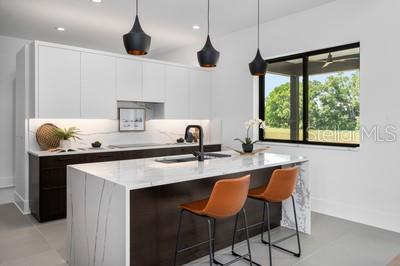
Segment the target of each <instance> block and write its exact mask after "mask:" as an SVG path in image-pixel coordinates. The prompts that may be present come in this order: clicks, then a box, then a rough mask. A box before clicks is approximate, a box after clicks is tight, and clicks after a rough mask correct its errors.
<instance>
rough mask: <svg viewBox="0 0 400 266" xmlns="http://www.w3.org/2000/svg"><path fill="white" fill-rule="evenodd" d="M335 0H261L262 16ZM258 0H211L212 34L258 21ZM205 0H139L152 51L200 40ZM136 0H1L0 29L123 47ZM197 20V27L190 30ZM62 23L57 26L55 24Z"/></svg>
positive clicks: (265, 18)
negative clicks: (59, 28) (61, 30)
mask: <svg viewBox="0 0 400 266" xmlns="http://www.w3.org/2000/svg"><path fill="white" fill-rule="evenodd" d="M332 1H334V0H261V9H262V10H261V19H262V21H264V22H265V21H268V20H272V19H275V18H278V17H282V16H286V15H289V14H292V13H296V12H299V11H302V10H306V9H310V8H313V7H316V6H319V5H322V4H325V3H328V2H332ZM256 8H257V1H256V0H212V1H211V36H221V35H225V34H228V33H230V32H234V31H238V30H240V29H244V28H247V27H250V26H252V25H255V24H256V23H257V16H256V15H257V13H256V12H257V10H256ZM206 10H207V1H206V0H140V2H139V15H140V20H141V24H142V27H143V29H144V31H145V32H146V33H147V34H149V35H151V36H152V46H151V51H150V53H153V54H155V53H161V52H164V51H167V50H171V49H174V48H178V47H181V46H184V45H187V44H191V43H194V42H199V48H201V46H202V45H203V42H204V39H205V32H206ZM134 12H135V10H134V0H103V2H102V3H100V4H96V3H93V2H91V0H0V35H6V36H12V37H19V38H24V39H30V40H33V39H36V40H42V41H50V42H58V43H64V44H70V45H77V46H82V47H87V48H94V49H101V50H107V51H112V52H124V47H123V43H122V37H121V36H122V35H123V34H124V33H126V32H128V31H129V30H130V28H131V26H132V22H133V16H134ZM194 24H198V25H200V26H201V29H200V30H197V31H196V30H193V29H192V26H193V25H194ZM57 26H61V27H65V28H66V31H65V32H58V31H56V30H55V27H57Z"/></svg>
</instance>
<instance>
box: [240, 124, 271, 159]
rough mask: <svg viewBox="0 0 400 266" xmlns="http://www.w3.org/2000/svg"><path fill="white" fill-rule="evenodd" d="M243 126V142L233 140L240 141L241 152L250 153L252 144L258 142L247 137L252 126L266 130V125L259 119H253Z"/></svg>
mask: <svg viewBox="0 0 400 266" xmlns="http://www.w3.org/2000/svg"><path fill="white" fill-rule="evenodd" d="M244 125H245V128H246V138H245V139H244V140H241V139H239V138H235V139H234V140H237V141H240V142H241V143H242V149H243V152H247V153H250V152H253V147H254V143H256V142H258V140H254V141H253V140H252V139H251V138H250V136H249V133H250V129H251V128H253V127H254V126H257V127H259V128H261V129H263V130H265V129H266V128H267V125H266V124H265V121H263V120H261V119H259V118H255V119H251V120H249V121H246V123H245V124H244Z"/></svg>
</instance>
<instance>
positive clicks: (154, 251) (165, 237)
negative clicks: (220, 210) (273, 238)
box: [130, 167, 282, 266]
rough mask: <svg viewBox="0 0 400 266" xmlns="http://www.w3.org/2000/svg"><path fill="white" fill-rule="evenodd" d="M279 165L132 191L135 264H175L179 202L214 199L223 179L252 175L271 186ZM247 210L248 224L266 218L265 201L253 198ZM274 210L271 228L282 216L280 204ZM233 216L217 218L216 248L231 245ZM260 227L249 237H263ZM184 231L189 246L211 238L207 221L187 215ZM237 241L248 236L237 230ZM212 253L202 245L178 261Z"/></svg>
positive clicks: (253, 181) (253, 183) (132, 258)
mask: <svg viewBox="0 0 400 266" xmlns="http://www.w3.org/2000/svg"><path fill="white" fill-rule="evenodd" d="M276 168H280V167H275V168H266V169H260V170H254V171H250V172H241V173H235V174H229V175H223V176H217V177H212V178H204V179H200V180H193V181H188V182H181V183H175V184H169V185H163V186H156V187H149V188H144V189H138V190H131V191H130V221H131V222H130V265H131V266H138V265H139V266H164V265H172V263H173V257H174V252H175V244H176V232H177V226H178V218H179V210H178V206H179V205H180V204H182V203H186V202H191V201H194V200H199V199H203V198H207V197H209V195H210V193H211V190H212V187H213V186H214V184H215V182H216V181H218V180H220V179H226V178H235V177H241V176H244V175H247V174H251V184H250V187H252V188H253V187H257V186H260V185H264V184H267V182H268V181H269V178H270V176H271V174H272V171H273V170H274V169H276ZM245 208H246V210H247V214H248V219H249V224H255V223H257V222H260V221H261V219H262V212H263V205H262V204H261V203H260V202H258V201H254V200H251V199H248V200H247V202H246V205H245ZM270 211H271V217H272V218H271V224H272V227H276V226H279V225H280V221H281V218H282V206H281V203H277V204H272V205H271V210H270ZM234 220H235V219H234V217H232V218H230V219H226V220H222V221H218V222H217V225H216V226H217V227H218V230H217V234H216V241H215V249H216V251H217V250H220V249H223V248H225V247H228V246H230V245H231V244H232V236H233V227H234V222H235V221H234ZM260 230H261V228H260V227H254V228H252V229H250V235H251V236H255V235H258V234H259V233H260ZM181 232H182V234H181V243H184V246H189V245H191V244H194V243H197V242H202V241H206V240H207V236H208V231H207V220H206V219H202V218H200V217H195V216H192V215H185V216H184V218H183V223H182V231H181ZM237 239H238V241H242V240H244V234H238V237H237ZM207 254H208V246H207V245H202V246H199V247H197V248H195V249H192V250H190V251H187V252H184V253H182V254H181V255H180V256H179V258H178V264H179V265H181V264H184V263H188V262H190V261H193V260H195V259H198V258H201V257H203V256H205V255H207Z"/></svg>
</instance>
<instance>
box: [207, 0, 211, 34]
mask: <svg viewBox="0 0 400 266" xmlns="http://www.w3.org/2000/svg"><path fill="white" fill-rule="evenodd" d="M207 35H210V0H208V6H207Z"/></svg>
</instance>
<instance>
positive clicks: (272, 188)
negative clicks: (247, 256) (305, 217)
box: [232, 167, 301, 265]
mask: <svg viewBox="0 0 400 266" xmlns="http://www.w3.org/2000/svg"><path fill="white" fill-rule="evenodd" d="M298 174H299V169H298V167H292V168H286V169H277V170H275V171H274V172H273V173H272V176H271V178H270V180H269V183H268V185H265V186H261V187H257V188H253V189H250V190H249V194H248V197H249V198H251V199H254V200H258V201H262V202H263V204H264V208H263V220H262V222H261V223H257V224H255V225H251V226H250V227H253V226H257V225H262V228H261V242H262V243H264V244H266V245H268V250H269V264H270V265H272V254H271V246H272V247H275V248H278V249H279V250H281V251H284V252H288V253H290V254H292V255H294V256H296V257H300V255H301V245H300V236H299V227H298V225H297V214H296V204H295V201H294V197H293V192H294V190H295V188H296V182H297V176H298ZM288 198H292V204H293V212H294V221H295V226H296V233H294V234H291V235H289V236H286V237H284V238H281V239H279V240H275V241H273V242H271V225H270V216H269V203H271V202H282V201H284V200H286V199H288ZM265 222H267V229H268V232H267V234H268V241H266V240H264V230H265ZM236 226H237V225H236V224H235V228H236ZM236 231H239V230H236V229H235V233H236ZM293 236H297V245H298V252H293V251H291V250H288V249H286V248H283V247H281V246H278V245H277V244H278V243H280V242H283V241H285V240H287V239H289V238H291V237H293ZM232 253H233V254H234V255H236V253H235V251H234V247H233V248H232ZM253 263H254V262H253Z"/></svg>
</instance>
